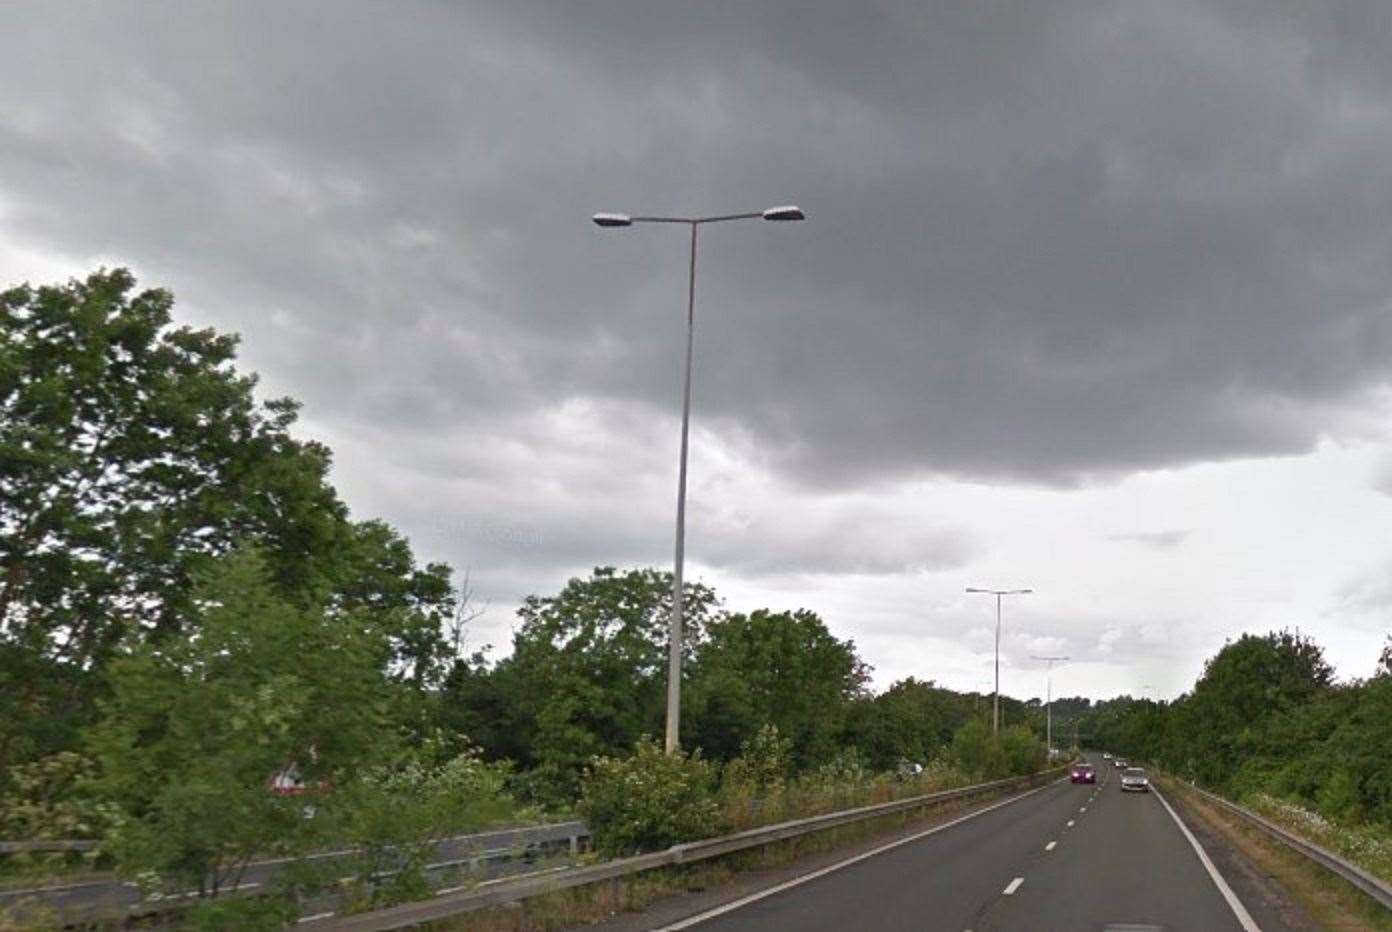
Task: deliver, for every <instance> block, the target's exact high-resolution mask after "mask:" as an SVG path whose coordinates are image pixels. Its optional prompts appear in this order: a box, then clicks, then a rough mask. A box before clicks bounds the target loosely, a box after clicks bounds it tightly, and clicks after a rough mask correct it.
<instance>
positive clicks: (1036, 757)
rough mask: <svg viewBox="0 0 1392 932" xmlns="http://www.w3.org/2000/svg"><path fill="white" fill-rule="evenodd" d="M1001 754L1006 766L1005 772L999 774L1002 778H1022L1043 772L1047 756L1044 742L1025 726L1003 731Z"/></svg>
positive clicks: (1015, 726)
mask: <svg viewBox="0 0 1392 932" xmlns="http://www.w3.org/2000/svg"><path fill="white" fill-rule="evenodd" d="M1000 754H1001V762H1002V764H1003V766H1004V772H1003V773H1001V774H999V776H1002V777H1008V776H1021V777H1022V776H1025V775H1026V774H1031V773H1035V772H1036V771H1039V770H1043V769H1044V761H1045V759H1046V756H1047V755H1046V752H1045V750H1044V744H1043V742H1041V741H1040V740H1039V739H1038V738H1037V737H1035V734H1034V732H1032V731H1030V730H1029V729H1028V728H1026V727H1025V726H1024V725H1011V726H1010V727H1009V728H1003V729H1001V733H1000Z"/></svg>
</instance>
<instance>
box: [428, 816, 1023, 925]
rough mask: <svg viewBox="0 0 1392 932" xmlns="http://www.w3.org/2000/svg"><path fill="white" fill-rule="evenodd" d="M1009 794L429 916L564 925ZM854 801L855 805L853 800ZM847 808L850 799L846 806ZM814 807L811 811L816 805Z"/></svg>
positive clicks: (924, 823) (930, 821) (927, 822)
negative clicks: (448, 914) (456, 913)
mask: <svg viewBox="0 0 1392 932" xmlns="http://www.w3.org/2000/svg"><path fill="white" fill-rule="evenodd" d="M1000 795H1004V794H993V795H992V796H990V797H983V798H979V799H975V800H971V801H969V802H950V803H944V804H941V805H938V806H934V807H932V808H930V809H927V810H920V811H919V812H916V813H896V814H893V815H886V816H883V817H881V818H877V819H871V820H869V821H866V822H862V823H857V824H854V825H848V826H842V827H839V828H834V829H828V830H826V831H824V832H817V833H814V834H812V835H806V836H802V837H800V838H792V839H789V840H787V841H783V842H777V843H774V844H769V845H764V846H762V847H760V848H756V849H752V850H749V851H741V852H737V853H735V854H731V855H727V856H725V857H722V858H716V859H713V860H711V861H705V862H701V863H698V864H692V865H686V866H682V867H671V868H660V869H657V870H652V871H646V872H644V873H642V874H637V875H634V876H631V877H625V878H622V879H617V880H613V881H607V882H604V883H598V884H592V885H590V886H586V887H577V888H573V889H570V890H562V891H559V892H557V893H553V894H547V895H545V896H539V897H531V898H529V899H527V900H524V901H522V902H519V903H512V904H508V905H506V906H500V907H495V908H492V909H488V910H482V911H479V912H475V913H468V914H466V915H462V916H459V917H456V918H454V919H449V920H444V921H441V922H437V923H433V924H430V925H429V926H428V927H427V928H429V929H432V930H435V932H463V930H466V929H467V930H471V932H473V930H477V932H557V930H561V929H569V928H573V927H575V926H580V925H586V924H590V923H594V922H599V921H602V920H604V919H608V918H610V917H612V916H615V915H618V914H619V913H624V912H634V911H638V910H642V909H645V908H647V907H649V906H651V905H653V904H655V903H658V902H660V901H662V900H664V899H667V898H669V897H672V896H677V895H680V894H682V893H690V892H699V891H703V890H706V889H709V888H712V887H718V886H722V885H725V884H728V883H730V882H731V881H734V880H736V879H739V878H741V877H743V876H748V875H752V874H754V873H756V872H759V871H766V870H772V869H776V868H780V867H786V866H788V865H791V864H793V863H795V862H797V861H800V860H803V859H809V858H813V857H816V856H817V855H820V854H825V853H827V852H832V851H836V850H838V849H842V848H848V847H851V846H854V845H857V844H858V843H865V844H868V843H869V842H871V841H872V840H879V839H881V838H883V837H889V836H892V835H894V834H895V833H896V832H901V831H903V830H905V829H906V828H907V827H909V826H912V827H914V828H922V827H928V826H931V825H934V824H939V823H941V822H946V821H948V820H949V819H951V818H953V817H954V816H957V815H960V814H962V813H963V812H965V811H967V810H969V809H973V808H978V807H980V806H983V805H985V804H987V803H989V802H990V801H991V800H993V799H996V798H998V796H1000ZM852 805H855V804H854V803H853V804H852ZM842 808H846V807H844V806H843V807H842ZM809 814H810V813H809Z"/></svg>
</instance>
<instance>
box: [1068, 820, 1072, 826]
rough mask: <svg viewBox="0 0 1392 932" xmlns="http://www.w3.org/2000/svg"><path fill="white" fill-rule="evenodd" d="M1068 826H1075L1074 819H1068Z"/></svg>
mask: <svg viewBox="0 0 1392 932" xmlns="http://www.w3.org/2000/svg"><path fill="white" fill-rule="evenodd" d="M1068 827H1069V828H1072V827H1073V820H1072V819H1069V820H1068Z"/></svg>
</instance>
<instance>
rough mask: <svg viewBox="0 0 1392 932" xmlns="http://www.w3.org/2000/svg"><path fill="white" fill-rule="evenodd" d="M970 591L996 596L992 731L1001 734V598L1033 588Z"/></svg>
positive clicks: (971, 590)
mask: <svg viewBox="0 0 1392 932" xmlns="http://www.w3.org/2000/svg"><path fill="white" fill-rule="evenodd" d="M967 591H968V592H977V593H983V594H985V595H993V596H995V597H996V691H995V694H994V696H993V698H992V708H991V733H992V734H993V735H998V734H1000V638H1001V598H1002V597H1003V596H1007V595H1028V594H1029V593H1031V592H1033V591H1034V590H1033V589H973V588H971V587H968V588H967Z"/></svg>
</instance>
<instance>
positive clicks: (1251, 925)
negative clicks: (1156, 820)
mask: <svg viewBox="0 0 1392 932" xmlns="http://www.w3.org/2000/svg"><path fill="white" fill-rule="evenodd" d="M1150 790H1151V792H1153V793H1154V794H1155V797H1156V798H1157V799H1159V800H1160V803H1161V804H1162V805H1163V806H1164V807H1165V811H1166V812H1168V813H1169V814H1170V818H1172V819H1174V822H1175V825H1178V826H1179V830H1180V832H1181V833H1183V835H1184V837H1185V838H1187V839H1188V840H1189V844H1190V845H1192V846H1193V848H1194V853H1195V854H1197V855H1198V856H1199V861H1200V862H1201V863H1202V864H1203V866H1204V870H1206V871H1208V876H1209V877H1211V878H1213V883H1214V884H1215V885H1217V887H1218V892H1219V893H1221V894H1223V899H1225V900H1227V901H1228V906H1230V907H1231V908H1232V911H1233V914H1234V915H1236V916H1237V921H1238V923H1240V924H1241V926H1242V928H1243V930H1244V932H1261V926H1259V925H1257V923H1256V921H1255V920H1254V919H1252V914H1251V913H1249V912H1247V907H1245V906H1243V905H1242V901H1241V900H1239V899H1238V898H1237V894H1236V893H1233V891H1232V887H1230V886H1228V882H1227V881H1226V880H1224V879H1223V875H1222V874H1220V873H1218V868H1217V867H1215V866H1214V865H1213V861H1211V860H1210V859H1209V857H1208V852H1207V851H1205V850H1204V849H1203V845H1201V844H1199V840H1198V839H1197V838H1195V837H1194V833H1193V832H1191V831H1189V826H1187V825H1185V824H1184V821H1183V820H1182V819H1180V817H1179V813H1177V812H1175V811H1174V807H1173V806H1171V805H1170V801H1169V800H1168V799H1166V798H1165V797H1164V795H1163V794H1161V792H1160V790H1159V789H1158V788H1157V787H1156V786H1154V785H1153V784H1152V785H1151V787H1150Z"/></svg>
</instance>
